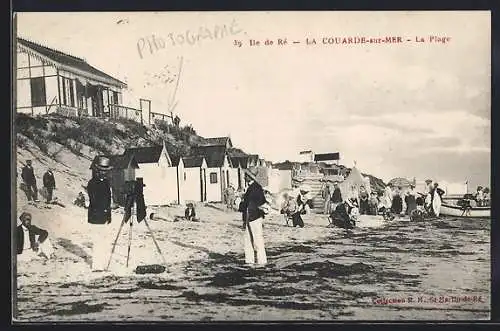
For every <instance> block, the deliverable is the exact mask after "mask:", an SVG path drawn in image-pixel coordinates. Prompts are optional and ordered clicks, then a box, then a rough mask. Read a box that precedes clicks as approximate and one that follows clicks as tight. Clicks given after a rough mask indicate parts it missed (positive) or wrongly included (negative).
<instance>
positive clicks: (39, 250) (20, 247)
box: [16, 212, 53, 261]
mask: <svg viewBox="0 0 500 331" xmlns="http://www.w3.org/2000/svg"><path fill="white" fill-rule="evenodd" d="M19 220H20V221H21V225H19V226H18V227H17V231H16V232H17V234H16V237H17V240H16V245H17V247H16V250H17V254H18V258H20V259H21V260H28V261H29V260H31V259H33V258H37V257H45V258H50V257H51V256H52V254H53V248H52V245H51V244H50V240H49V239H48V238H47V237H48V236H49V233H48V232H47V231H46V230H43V229H40V228H39V227H37V226H35V225H33V224H31V214H30V213H28V212H23V213H22V214H21V216H19Z"/></svg>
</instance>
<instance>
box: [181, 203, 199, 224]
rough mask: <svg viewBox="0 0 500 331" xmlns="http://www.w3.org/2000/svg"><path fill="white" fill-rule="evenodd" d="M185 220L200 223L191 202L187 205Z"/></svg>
mask: <svg viewBox="0 0 500 331" xmlns="http://www.w3.org/2000/svg"><path fill="white" fill-rule="evenodd" d="M184 218H185V219H186V220H188V221H193V222H198V221H199V219H198V218H197V217H196V210H195V209H194V205H193V204H192V203H191V202H190V203H188V204H187V205H186V210H184Z"/></svg>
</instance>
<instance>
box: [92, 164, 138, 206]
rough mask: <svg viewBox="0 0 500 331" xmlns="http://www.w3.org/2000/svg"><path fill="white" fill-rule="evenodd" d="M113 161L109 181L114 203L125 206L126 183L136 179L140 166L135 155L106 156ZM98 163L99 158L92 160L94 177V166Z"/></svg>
mask: <svg viewBox="0 0 500 331" xmlns="http://www.w3.org/2000/svg"><path fill="white" fill-rule="evenodd" d="M105 156H106V157H108V158H109V159H110V161H111V165H112V166H113V169H112V170H111V171H110V176H109V181H110V184H111V192H112V195H113V196H112V198H113V201H114V202H115V203H117V204H119V205H120V206H123V205H124V204H125V197H126V194H125V182H127V181H129V180H134V179H135V172H136V170H137V169H139V164H138V163H137V161H136V160H135V157H134V156H133V155H129V156H125V155H105ZM96 162H97V156H96V157H95V158H94V160H92V163H91V164H90V169H92V176H93V175H94V170H93V169H94V165H95V163H96Z"/></svg>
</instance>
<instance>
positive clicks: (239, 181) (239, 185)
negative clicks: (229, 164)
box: [238, 168, 241, 190]
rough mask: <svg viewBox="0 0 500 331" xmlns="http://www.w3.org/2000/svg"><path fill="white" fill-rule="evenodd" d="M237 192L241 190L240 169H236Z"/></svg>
mask: <svg viewBox="0 0 500 331" xmlns="http://www.w3.org/2000/svg"><path fill="white" fill-rule="evenodd" d="M238 190H241V168H238Z"/></svg>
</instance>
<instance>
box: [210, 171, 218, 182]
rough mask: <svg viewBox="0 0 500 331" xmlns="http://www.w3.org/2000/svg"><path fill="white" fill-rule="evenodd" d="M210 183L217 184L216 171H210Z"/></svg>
mask: <svg viewBox="0 0 500 331" xmlns="http://www.w3.org/2000/svg"><path fill="white" fill-rule="evenodd" d="M210 184H217V173H216V172H211V173H210Z"/></svg>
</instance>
